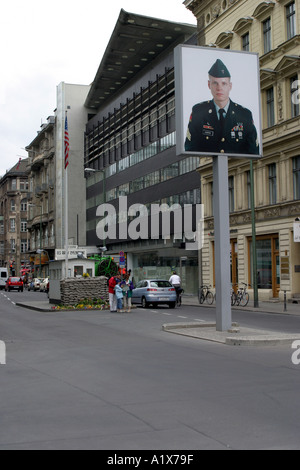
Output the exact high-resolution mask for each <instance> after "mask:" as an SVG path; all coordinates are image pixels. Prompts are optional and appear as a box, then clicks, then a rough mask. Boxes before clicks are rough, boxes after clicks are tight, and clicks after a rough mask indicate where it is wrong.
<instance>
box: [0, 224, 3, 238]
mask: <svg viewBox="0 0 300 470" xmlns="http://www.w3.org/2000/svg"><path fill="white" fill-rule="evenodd" d="M0 235H4V222H0Z"/></svg>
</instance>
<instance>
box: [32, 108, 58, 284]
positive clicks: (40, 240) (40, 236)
mask: <svg viewBox="0 0 300 470" xmlns="http://www.w3.org/2000/svg"><path fill="white" fill-rule="evenodd" d="M26 150H27V151H28V155H29V159H28V166H27V171H28V176H29V198H28V200H29V204H28V230H29V238H30V252H31V258H30V260H31V264H32V266H33V267H34V269H35V274H36V275H37V276H39V277H42V276H43V277H45V276H46V275H47V274H48V263H49V258H50V259H54V258H53V257H54V249H55V204H54V195H55V158H54V156H55V118H54V116H50V117H49V118H48V120H47V123H46V124H42V126H41V128H40V131H39V132H38V134H37V136H36V138H35V139H34V140H33V141H32V142H31V144H30V145H29V146H28V147H27V148H26ZM37 250H46V251H45V254H46V252H47V253H48V255H47V256H42V255H41V254H40V253H39V254H37Z"/></svg>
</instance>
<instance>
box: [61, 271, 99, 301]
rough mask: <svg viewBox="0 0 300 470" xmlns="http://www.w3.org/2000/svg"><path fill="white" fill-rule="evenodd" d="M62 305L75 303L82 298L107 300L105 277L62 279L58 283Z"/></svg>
mask: <svg viewBox="0 0 300 470" xmlns="http://www.w3.org/2000/svg"><path fill="white" fill-rule="evenodd" d="M60 290H61V302H62V304H63V305H77V304H78V303H79V302H80V301H81V300H83V299H92V300H93V299H101V298H102V299H103V300H105V301H108V286H107V278H106V277H103V276H102V277H96V278H92V279H82V278H80V279H64V280H63V281H61V283H60Z"/></svg>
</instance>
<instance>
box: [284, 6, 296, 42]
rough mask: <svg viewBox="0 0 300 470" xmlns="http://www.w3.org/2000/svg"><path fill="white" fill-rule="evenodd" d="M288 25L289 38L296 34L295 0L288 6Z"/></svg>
mask: <svg viewBox="0 0 300 470" xmlns="http://www.w3.org/2000/svg"><path fill="white" fill-rule="evenodd" d="M286 27H287V39H288V40H289V39H291V38H293V37H294V36H296V10H295V2H292V3H290V4H289V5H288V6H287V7H286Z"/></svg>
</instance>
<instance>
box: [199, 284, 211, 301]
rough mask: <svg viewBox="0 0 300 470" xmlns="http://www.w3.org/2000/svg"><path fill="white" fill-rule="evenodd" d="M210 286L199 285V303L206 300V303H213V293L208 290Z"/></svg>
mask: <svg viewBox="0 0 300 470" xmlns="http://www.w3.org/2000/svg"><path fill="white" fill-rule="evenodd" d="M210 288H211V286H206V285H204V286H201V288H200V289H199V303H200V304H201V305H202V304H204V302H206V303H207V304H208V305H212V304H213V303H214V298H215V297H214V294H213V293H212V291H211V290H210Z"/></svg>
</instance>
